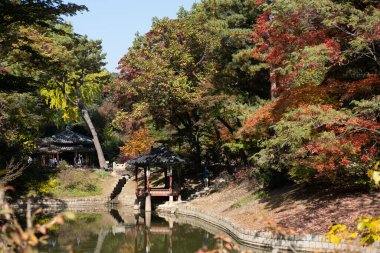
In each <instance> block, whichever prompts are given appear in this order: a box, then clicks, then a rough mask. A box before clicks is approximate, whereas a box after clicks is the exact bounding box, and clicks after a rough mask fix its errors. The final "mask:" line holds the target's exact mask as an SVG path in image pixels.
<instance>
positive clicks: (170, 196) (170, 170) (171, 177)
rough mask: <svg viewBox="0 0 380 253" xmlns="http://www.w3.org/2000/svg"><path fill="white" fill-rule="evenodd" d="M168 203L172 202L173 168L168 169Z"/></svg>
mask: <svg viewBox="0 0 380 253" xmlns="http://www.w3.org/2000/svg"><path fill="white" fill-rule="evenodd" d="M169 202H170V203H171V202H173V168H172V167H169Z"/></svg>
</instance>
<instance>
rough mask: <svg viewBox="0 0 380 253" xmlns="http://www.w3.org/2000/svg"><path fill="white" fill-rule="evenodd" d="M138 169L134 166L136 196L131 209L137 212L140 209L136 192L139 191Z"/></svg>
mask: <svg viewBox="0 0 380 253" xmlns="http://www.w3.org/2000/svg"><path fill="white" fill-rule="evenodd" d="M138 169H139V168H138V167H137V166H135V195H136V199H135V203H134V205H133V209H135V210H139V209H140V202H139V196H138V193H139V192H138V190H139V181H138V180H139V179H138Z"/></svg>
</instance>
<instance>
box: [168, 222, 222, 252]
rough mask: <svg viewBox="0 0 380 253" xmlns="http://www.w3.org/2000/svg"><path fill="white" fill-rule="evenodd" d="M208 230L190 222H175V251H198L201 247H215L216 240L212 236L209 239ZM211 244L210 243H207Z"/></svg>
mask: <svg viewBox="0 0 380 253" xmlns="http://www.w3.org/2000/svg"><path fill="white" fill-rule="evenodd" d="M207 234H208V232H206V231H204V230H202V229H200V228H197V227H193V226H191V225H188V224H181V225H178V224H175V226H174V229H173V252H197V251H198V250H199V248H200V247H203V246H208V247H209V248H210V247H211V248H212V247H213V246H214V244H215V242H214V240H213V239H212V237H213V236H212V235H209V237H211V238H210V239H208V240H207V241H206V240H205V238H208V237H207ZM207 244H209V245H207Z"/></svg>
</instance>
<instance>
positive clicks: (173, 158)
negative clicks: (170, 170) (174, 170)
mask: <svg viewBox="0 0 380 253" xmlns="http://www.w3.org/2000/svg"><path fill="white" fill-rule="evenodd" d="M185 162H186V161H185V159H183V158H182V157H180V156H178V155H176V154H174V153H173V152H171V151H170V150H168V149H167V148H165V147H163V146H161V147H158V148H152V149H151V151H150V152H149V153H147V154H145V155H142V156H139V157H137V158H135V159H132V160H129V161H128V162H127V163H128V164H130V165H135V166H146V165H169V164H179V163H185Z"/></svg>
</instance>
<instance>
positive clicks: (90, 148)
mask: <svg viewBox="0 0 380 253" xmlns="http://www.w3.org/2000/svg"><path fill="white" fill-rule="evenodd" d="M36 153H37V154H38V156H39V159H40V162H41V165H51V163H52V159H53V160H54V161H58V162H59V161H66V162H67V163H68V164H70V165H74V166H93V165H94V164H95V163H96V162H97V160H96V150H95V147H94V142H93V140H92V139H91V138H90V137H88V136H85V135H82V134H79V133H76V132H74V131H71V130H70V129H66V130H65V131H63V132H60V133H57V134H54V135H52V136H49V137H45V138H43V139H41V141H40V144H39V146H38V149H37V152H36Z"/></svg>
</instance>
